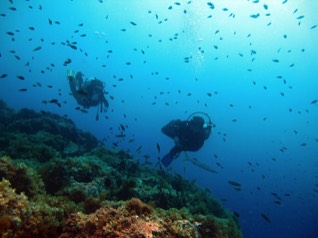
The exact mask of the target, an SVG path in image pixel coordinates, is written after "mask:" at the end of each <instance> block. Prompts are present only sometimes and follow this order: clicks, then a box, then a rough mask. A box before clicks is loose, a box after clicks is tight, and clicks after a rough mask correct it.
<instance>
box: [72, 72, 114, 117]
mask: <svg viewBox="0 0 318 238" xmlns="http://www.w3.org/2000/svg"><path fill="white" fill-rule="evenodd" d="M67 78H68V80H69V85H70V89H71V92H72V95H73V97H74V98H75V100H76V102H77V103H78V104H79V105H81V106H82V107H84V108H85V109H87V108H90V107H95V106H98V105H100V112H102V111H103V108H104V109H105V110H107V108H108V106H109V104H108V101H107V100H106V98H105V90H104V83H103V82H102V81H100V80H98V79H96V78H93V79H90V80H86V81H84V80H83V74H82V73H81V72H77V73H75V72H74V71H72V70H68V71H67ZM96 119H97V120H98V111H97V115H96Z"/></svg>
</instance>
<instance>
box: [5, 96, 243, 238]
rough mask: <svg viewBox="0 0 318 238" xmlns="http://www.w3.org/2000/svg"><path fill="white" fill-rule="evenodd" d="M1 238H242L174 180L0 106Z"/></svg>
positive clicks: (68, 127) (189, 186)
mask: <svg viewBox="0 0 318 238" xmlns="http://www.w3.org/2000/svg"><path fill="white" fill-rule="evenodd" d="M0 181H2V182H0V191H1V193H0V234H2V237H222V238H223V237H224V238H225V237H228V238H230V237H231V238H236V237H242V235H241V232H240V230H239V226H238V223H237V221H236V218H235V216H233V215H232V214H231V213H230V212H229V211H226V210H224V209H223V208H222V206H221V205H220V204H219V203H218V202H217V201H216V200H215V199H213V198H212V197H211V195H210V193H209V192H208V191H206V190H204V189H200V188H198V187H197V186H196V185H195V184H194V183H193V182H189V181H186V180H184V179H183V178H182V177H181V176H179V175H176V174H170V173H167V172H165V171H163V170H160V169H154V168H150V167H145V166H142V165H140V164H139V161H138V160H137V159H135V158H134V157H132V156H131V155H130V154H128V153H127V152H125V151H123V150H111V149H109V148H106V147H105V146H104V145H102V144H101V143H100V142H99V141H98V140H97V139H96V138H95V137H94V136H92V135H91V134H89V133H86V132H83V131H81V130H79V129H78V128H76V126H75V124H74V123H73V122H72V121H71V120H69V119H67V118H64V117H61V116H58V115H56V114H52V113H49V112H35V111H32V110H29V109H22V110H20V111H17V112H15V111H14V110H12V109H10V108H8V107H7V106H6V105H5V103H4V102H3V101H0Z"/></svg>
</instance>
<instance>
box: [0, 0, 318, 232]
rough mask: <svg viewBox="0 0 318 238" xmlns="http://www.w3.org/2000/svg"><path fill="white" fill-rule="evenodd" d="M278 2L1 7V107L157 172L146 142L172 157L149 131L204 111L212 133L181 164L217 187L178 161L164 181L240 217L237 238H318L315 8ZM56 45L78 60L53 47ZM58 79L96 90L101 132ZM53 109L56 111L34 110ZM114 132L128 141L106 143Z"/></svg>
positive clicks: (309, 2)
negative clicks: (146, 160) (69, 126)
mask: <svg viewBox="0 0 318 238" xmlns="http://www.w3.org/2000/svg"><path fill="white" fill-rule="evenodd" d="M282 2H283V1H279V0H271V1H270V0H268V1H259V2H258V1H246V0H239V1H234V0H233V1H230V0H224V1H215V0H214V1H213V3H214V5H215V9H213V10H212V9H210V7H209V6H208V5H207V2H206V1H198V0H196V1H191V2H188V1H180V2H179V3H180V5H177V4H175V2H174V1H167V0H165V1H163V0H161V1H148V0H116V1H115V0H113V1H110V0H103V1H98V0H74V1H70V0H56V1H48V0H47V1H44V0H42V1H31V0H30V1H22V0H20V1H17V0H13V4H11V3H10V1H7V0H1V2H0V14H2V15H1V16H0V53H1V58H0V74H7V75H8V77H6V78H1V79H0V92H1V99H4V100H5V101H6V102H7V104H8V105H9V106H10V107H13V108H15V109H19V108H22V107H28V108H33V109H36V110H48V111H52V112H56V113H58V114H61V115H66V116H68V117H69V118H71V119H72V120H73V121H74V122H75V123H76V124H77V125H78V127H80V128H81V129H84V130H87V131H90V132H92V133H93V134H94V135H96V136H97V137H98V138H100V139H104V140H105V143H106V144H107V145H109V146H112V143H118V144H119V147H120V148H122V149H124V150H128V151H130V152H131V153H132V154H133V155H135V156H136V157H137V158H139V159H141V160H143V155H150V156H151V158H150V160H151V161H152V162H153V163H154V164H155V163H156V162H157V157H158V152H157V148H156V145H157V143H158V144H159V145H160V147H161V152H160V154H159V155H160V156H163V155H164V153H166V152H167V151H168V150H169V149H170V148H171V147H172V145H173V142H172V141H171V140H170V139H169V138H167V137H165V136H164V135H163V134H162V133H161V132H160V128H161V127H162V126H163V125H164V124H166V123H167V122H169V121H170V120H171V119H177V118H180V119H186V118H187V117H188V116H189V114H190V113H192V112H195V111H205V112H207V113H208V114H209V115H210V116H211V118H212V120H213V122H214V124H215V125H216V127H215V128H214V131H213V135H212V136H211V137H210V139H209V140H208V141H206V143H205V145H204V147H203V148H202V149H201V150H200V151H199V152H197V153H189V155H190V156H192V157H196V158H198V159H199V160H200V161H202V162H204V163H206V164H208V165H209V166H211V167H213V168H214V169H215V170H217V171H218V174H211V173H209V172H207V171H204V170H202V169H200V168H197V167H195V166H193V165H192V164H191V163H189V162H186V161H184V160H183V157H184V156H183V155H181V156H180V158H179V159H178V161H175V162H173V164H172V166H171V170H172V171H176V172H177V173H180V174H181V175H182V176H183V177H184V178H187V179H190V180H193V179H194V180H196V182H197V184H198V185H200V186H202V187H206V188H209V189H210V190H211V191H212V194H213V196H215V197H216V198H217V199H219V200H221V201H222V203H223V204H224V206H225V207H227V208H228V209H229V210H231V211H236V212H238V213H239V214H240V219H239V221H240V224H241V227H242V229H243V233H244V237H248V238H254V237H259V238H262V237H264V238H265V237H266V238H267V237H288V238H294V237H295V238H296V237H310V238H311V237H318V228H317V226H318V222H317V215H318V199H317V197H318V173H317V171H318V134H317V132H318V123H317V122H318V105H317V103H316V104H311V102H312V101H313V100H315V99H318V59H317V58H318V57H317V56H318V47H317V41H318V27H315V26H316V25H317V24H318V15H317V14H316V11H317V9H318V2H317V1H315V0H302V1H298V0H297V1H296V0H294V1H292V0H289V1H287V2H286V3H284V4H283V3H282ZM264 4H266V5H267V7H268V10H266V9H265V6H264ZM169 6H172V9H171V10H169V9H168V8H169ZM10 7H15V8H16V10H11V9H9V8H10ZM40 8H41V9H40ZM257 13H259V14H260V15H259V17H258V18H252V17H250V15H252V14H257ZM266 14H267V15H266ZM209 16H210V17H209ZM301 16H304V17H301ZM298 18H299V19H298ZM48 19H50V20H52V22H53V23H52V25H50V24H49V20H48ZM56 21H58V22H59V23H60V24H57V23H55V22H56ZM130 22H134V23H135V24H136V25H133V24H131V23H130ZM81 23H83V26H79V24H81ZM29 27H34V28H35V30H31V29H29ZM76 30H79V32H78V33H76V32H74V31H76ZM7 32H13V33H14V36H11V35H9V34H7ZM82 34H86V36H85V37H81V36H80V35H82ZM12 38H13V39H12ZM67 40H68V41H70V42H77V47H78V49H77V50H73V49H71V48H70V47H68V46H66V45H63V44H61V43H63V42H64V43H65V42H66V41H67ZM37 46H41V47H42V48H41V50H38V51H33V49H34V48H36V47H37ZM10 51H11V52H10ZM109 51H112V52H111V53H109ZM252 52H253V53H252ZM16 56H18V57H19V59H17V57H16ZM185 57H190V59H189V63H185V62H184V58H185ZM68 58H70V59H71V60H72V63H71V64H69V65H68V66H63V63H64V61H65V60H66V59H68ZM274 59H278V60H279V62H278V63H277V62H274V61H273V60H274ZM127 62H130V64H127ZM67 69H73V70H81V71H82V72H83V73H84V74H85V76H86V77H87V78H89V77H94V76H95V77H97V78H99V79H101V80H102V81H104V82H105V83H106V85H107V88H106V90H107V92H108V93H109V94H108V95H107V97H108V100H109V102H110V108H109V111H108V112H107V113H105V114H103V115H101V118H100V120H99V121H96V120H95V115H96V109H95V108H91V109H90V110H89V113H87V114H84V113H81V112H79V111H77V110H75V109H74V108H75V107H76V106H77V105H76V102H75V100H74V99H73V98H72V97H71V96H70V95H69V88H68V84H67V80H66V77H65V73H66V70H67ZM41 71H42V72H41ZM18 75H22V76H24V77H25V80H19V79H18V78H17V76H18ZM36 83H40V84H41V86H39V84H38V85H37V86H36V87H34V84H36ZM48 85H52V86H53V87H52V88H49V87H48ZM20 88H27V89H28V91H27V92H20V91H19V89H20ZM207 93H211V94H212V96H211V97H210V96H208V95H207ZM282 93H283V95H284V96H283V95H282ZM190 94H191V95H190ZM110 96H111V97H113V99H111V98H110ZM55 98H56V99H58V100H59V101H60V102H61V103H62V107H61V108H59V107H57V106H56V105H55V104H43V103H42V100H51V99H55ZM105 116H107V118H105ZM233 120H234V121H233ZM120 124H123V125H125V126H127V129H126V134H127V137H126V138H125V139H120V138H117V137H116V136H115V135H116V134H118V133H119V132H120ZM129 140H130V142H129ZM304 143H305V145H302V144H304ZM139 146H142V150H141V153H137V152H136V149H137V148H138V147H139ZM229 180H234V181H237V182H239V183H241V184H242V191H240V192H239V191H236V190H235V189H234V187H233V186H231V185H230V184H229V183H228V181H229ZM272 193H276V194H277V195H278V196H279V197H281V205H278V204H275V203H274V201H276V200H277V199H276V198H275V196H273V195H272ZM261 214H266V215H267V216H268V217H269V218H270V220H271V221H272V223H271V224H269V223H268V222H266V221H265V220H264V219H263V218H262V217H261Z"/></svg>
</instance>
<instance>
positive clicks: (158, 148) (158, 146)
mask: <svg viewBox="0 0 318 238" xmlns="http://www.w3.org/2000/svg"><path fill="white" fill-rule="evenodd" d="M157 150H158V153H160V145H159V144H157Z"/></svg>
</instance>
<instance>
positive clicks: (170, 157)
mask: <svg viewBox="0 0 318 238" xmlns="http://www.w3.org/2000/svg"><path fill="white" fill-rule="evenodd" d="M172 160H173V155H172V153H170V152H169V153H168V154H166V155H165V156H164V157H163V158H162V159H161V163H162V164H163V165H164V166H165V167H168V166H169V164H171V162H172Z"/></svg>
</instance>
